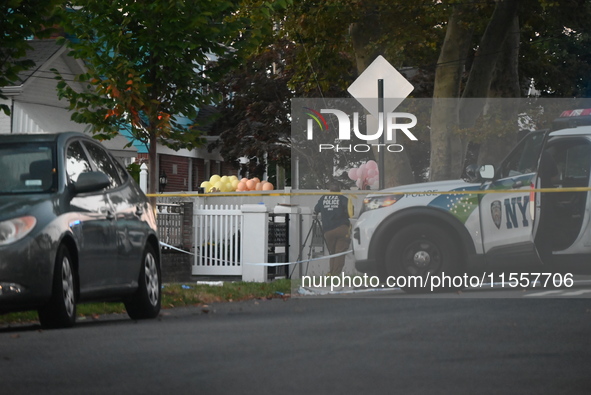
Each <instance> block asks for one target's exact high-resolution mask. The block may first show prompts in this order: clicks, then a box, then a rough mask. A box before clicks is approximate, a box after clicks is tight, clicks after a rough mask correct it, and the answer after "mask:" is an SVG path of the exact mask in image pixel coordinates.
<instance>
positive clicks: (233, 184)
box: [230, 179, 239, 189]
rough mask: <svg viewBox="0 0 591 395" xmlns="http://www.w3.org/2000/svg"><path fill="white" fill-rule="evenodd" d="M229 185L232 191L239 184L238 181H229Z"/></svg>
mask: <svg viewBox="0 0 591 395" xmlns="http://www.w3.org/2000/svg"><path fill="white" fill-rule="evenodd" d="M230 184H232V188H233V189H236V187H237V186H238V184H239V182H238V179H236V180H232V181H230Z"/></svg>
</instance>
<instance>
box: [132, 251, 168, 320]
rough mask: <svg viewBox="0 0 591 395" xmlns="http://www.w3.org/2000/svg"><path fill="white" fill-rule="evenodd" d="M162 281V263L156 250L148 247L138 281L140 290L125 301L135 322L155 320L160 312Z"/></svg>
mask: <svg viewBox="0 0 591 395" xmlns="http://www.w3.org/2000/svg"><path fill="white" fill-rule="evenodd" d="M161 286H162V279H161V277H160V262H158V255H157V254H156V253H155V252H154V248H153V247H152V246H150V245H148V246H146V249H145V250H144V254H143V257H142V266H141V269H140V275H139V280H138V289H137V291H136V292H135V293H134V294H133V296H131V297H130V298H129V299H127V300H126V301H125V309H126V310H127V314H128V315H129V316H130V317H131V318H132V319H134V320H141V319H147V318H155V317H157V316H158V313H159V312H160V302H161V293H160V288H161Z"/></svg>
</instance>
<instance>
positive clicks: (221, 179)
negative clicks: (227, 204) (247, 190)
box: [220, 176, 229, 183]
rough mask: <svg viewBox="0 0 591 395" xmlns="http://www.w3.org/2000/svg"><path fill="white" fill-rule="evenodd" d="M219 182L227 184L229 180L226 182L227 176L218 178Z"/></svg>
mask: <svg viewBox="0 0 591 395" xmlns="http://www.w3.org/2000/svg"><path fill="white" fill-rule="evenodd" d="M220 181H221V182H224V183H226V182H228V181H229V180H228V176H222V177H221V178H220Z"/></svg>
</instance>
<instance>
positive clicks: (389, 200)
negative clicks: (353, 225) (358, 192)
mask: <svg viewBox="0 0 591 395" xmlns="http://www.w3.org/2000/svg"><path fill="white" fill-rule="evenodd" d="M403 196H404V195H403V194H398V195H375V196H368V197H366V198H365V199H363V206H362V207H361V212H360V213H359V215H361V214H362V213H363V212H365V211H369V210H375V209H377V208H382V207H388V206H391V205H393V204H394V203H396V202H397V201H399V200H400V199H402V197H403Z"/></svg>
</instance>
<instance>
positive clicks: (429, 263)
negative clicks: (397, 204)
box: [385, 223, 460, 292]
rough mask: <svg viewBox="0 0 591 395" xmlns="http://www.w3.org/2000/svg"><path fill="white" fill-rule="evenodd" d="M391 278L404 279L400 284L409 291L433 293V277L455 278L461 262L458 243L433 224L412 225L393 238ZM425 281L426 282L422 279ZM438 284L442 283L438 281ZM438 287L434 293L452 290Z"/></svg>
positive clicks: (389, 257)
mask: <svg viewBox="0 0 591 395" xmlns="http://www.w3.org/2000/svg"><path fill="white" fill-rule="evenodd" d="M385 265H386V272H387V274H388V276H396V277H404V280H402V279H400V278H399V279H398V280H397V284H398V285H399V286H400V288H401V289H403V290H404V291H406V292H425V291H427V290H430V289H431V287H430V285H431V283H432V282H431V281H430V277H433V276H440V275H441V274H442V273H445V276H454V275H457V274H458V272H459V267H460V262H459V254H458V252H457V246H456V243H455V241H454V239H453V237H451V236H450V235H449V233H448V232H446V231H444V230H443V229H441V228H439V227H437V226H434V225H430V224H423V223H418V224H412V225H409V226H407V227H404V228H402V229H400V230H399V231H398V232H397V233H396V234H395V235H394V237H392V239H391V241H390V243H389V244H388V248H387V249H386V257H385ZM421 279H422V280H421ZM434 283H435V284H438V282H437V281H436V282H434ZM439 284H440V285H443V286H439V287H437V289H434V291H444V290H450V288H451V287H445V284H441V283H439Z"/></svg>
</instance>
